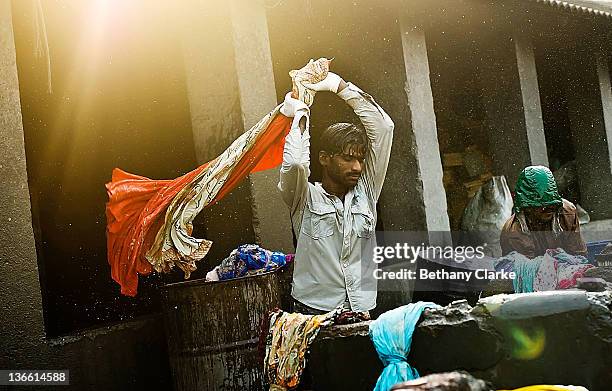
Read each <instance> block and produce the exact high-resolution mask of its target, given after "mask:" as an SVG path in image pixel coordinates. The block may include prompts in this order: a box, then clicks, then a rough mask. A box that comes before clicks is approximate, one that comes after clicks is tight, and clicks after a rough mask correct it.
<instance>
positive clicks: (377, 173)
mask: <svg viewBox="0 0 612 391" xmlns="http://www.w3.org/2000/svg"><path fill="white" fill-rule="evenodd" d="M338 96H339V97H340V98H342V99H344V101H345V102H346V103H347V104H348V105H349V106H351V108H352V109H353V111H354V112H355V114H357V116H358V117H359V120H360V121H361V123H362V124H363V127H364V128H365V131H366V134H367V136H368V139H369V140H370V149H369V151H368V156H367V158H366V160H365V162H364V169H363V173H362V178H363V180H364V184H365V185H366V191H368V192H369V193H370V195H371V196H372V198H373V199H374V200H378V197H379V196H380V192H381V190H382V186H383V183H384V181H385V176H386V174H387V167H388V166H389V158H390V156H391V145H392V143H393V128H394V124H393V121H392V120H391V117H389V115H388V114H387V113H386V112H385V111H384V110H383V109H382V107H380V106H379V105H378V103H376V101H374V98H372V96H370V95H369V94H367V93H365V92H363V91H362V90H361V89H360V88H359V87H357V86H355V85H354V84H352V83H348V87H346V88H345V89H343V90H342V91H340V92H339V93H338Z"/></svg>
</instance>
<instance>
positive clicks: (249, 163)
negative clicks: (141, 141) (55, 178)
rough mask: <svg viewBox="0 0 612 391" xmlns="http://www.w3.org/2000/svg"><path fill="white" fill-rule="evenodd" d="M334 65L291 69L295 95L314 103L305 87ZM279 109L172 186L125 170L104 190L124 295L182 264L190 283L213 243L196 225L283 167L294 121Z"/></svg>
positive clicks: (323, 62)
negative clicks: (210, 209)
mask: <svg viewBox="0 0 612 391" xmlns="http://www.w3.org/2000/svg"><path fill="white" fill-rule="evenodd" d="M328 70H329V60H327V59H324V58H323V59H319V60H317V61H312V60H311V61H310V62H309V63H308V65H306V66H305V67H304V68H302V69H300V70H298V71H292V72H291V75H292V78H293V82H294V91H295V94H297V95H296V96H297V97H298V98H299V99H300V100H302V101H303V102H305V103H306V104H308V105H310V104H311V103H312V102H313V99H314V91H311V90H308V89H307V88H305V87H304V86H303V83H305V82H306V83H317V82H319V81H321V80H323V79H324V78H325V76H327V72H328ZM282 107H283V105H282V104H281V105H279V106H277V107H276V108H275V109H274V110H272V111H271V112H270V113H269V114H267V115H266V116H265V117H263V118H262V119H261V120H260V121H259V122H258V123H257V124H256V125H255V126H253V127H252V128H251V129H249V130H248V131H246V132H245V133H243V134H242V135H241V136H240V137H239V138H238V139H236V140H235V141H234V142H233V143H232V144H231V145H230V146H229V148H227V149H226V150H225V151H224V152H223V153H222V154H221V155H219V156H218V157H217V158H216V159H214V160H212V161H210V162H208V163H205V164H203V165H202V166H200V167H198V168H196V169H195V170H193V171H191V172H189V173H187V174H185V175H183V176H181V177H179V178H177V179H174V180H151V179H149V178H145V177H142V176H138V175H134V174H130V173H127V172H125V171H122V170H120V169H115V170H113V176H112V180H111V182H110V183H107V184H106V189H107V193H108V198H109V201H108V202H107V204H106V220H107V225H106V236H107V253H108V262H109V264H110V266H111V275H112V278H113V280H115V281H116V282H117V283H118V284H119V285H120V286H121V293H122V294H124V295H128V296H135V295H136V292H137V287H138V274H144V275H146V274H149V273H150V272H151V271H152V269H155V270H156V271H157V272H168V271H170V270H171V269H172V268H173V267H174V266H178V267H179V268H180V269H181V270H183V272H184V273H185V278H189V276H190V274H191V272H193V271H194V270H196V265H195V262H196V261H198V260H200V259H202V258H203V257H204V256H205V255H206V254H207V253H208V250H209V249H210V246H211V244H212V243H211V242H210V241H209V240H206V239H197V238H194V237H192V236H191V233H192V231H193V225H192V222H193V219H194V218H195V217H196V216H197V214H198V213H199V212H200V211H201V210H202V209H203V208H205V207H207V206H209V205H212V204H214V203H215V202H217V201H219V200H220V199H221V198H223V197H224V196H225V195H226V194H228V193H229V192H230V191H231V190H232V189H233V188H234V187H236V185H237V184H238V183H239V182H240V181H241V180H242V179H244V178H245V177H246V176H247V175H248V174H250V173H253V172H257V171H263V170H267V169H270V168H273V167H277V166H279V165H280V164H281V163H282V156H283V148H284V143H285V136H286V135H287V133H288V132H289V129H290V126H291V119H290V118H288V117H286V116H284V115H282V114H281V108H282Z"/></svg>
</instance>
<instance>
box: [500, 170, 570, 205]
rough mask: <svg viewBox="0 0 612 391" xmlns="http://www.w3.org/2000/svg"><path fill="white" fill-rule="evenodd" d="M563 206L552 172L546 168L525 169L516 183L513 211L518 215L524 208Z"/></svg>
mask: <svg viewBox="0 0 612 391" xmlns="http://www.w3.org/2000/svg"><path fill="white" fill-rule="evenodd" d="M562 204H563V201H562V200H561V196H560V195H559V191H558V190H557V182H555V177H554V176H553V174H552V172H551V171H550V170H549V169H548V168H547V167H544V166H529V167H525V169H524V170H523V172H521V175H519V177H518V180H517V181H516V187H515V188H514V208H513V209H512V211H513V212H514V213H518V212H520V211H521V210H522V209H524V208H529V207H543V206H551V205H555V206H561V205H562Z"/></svg>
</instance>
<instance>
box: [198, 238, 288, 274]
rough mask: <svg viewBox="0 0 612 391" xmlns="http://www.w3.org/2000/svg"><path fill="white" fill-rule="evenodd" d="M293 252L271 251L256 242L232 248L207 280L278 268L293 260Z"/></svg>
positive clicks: (264, 271)
mask: <svg viewBox="0 0 612 391" xmlns="http://www.w3.org/2000/svg"><path fill="white" fill-rule="evenodd" d="M293 256H294V255H293V254H284V253H282V252H278V251H270V250H266V249H265V248H262V247H259V246H258V245H256V244H243V245H241V246H239V247H238V248H237V249H235V250H232V252H231V253H230V255H229V256H228V257H227V258H225V259H224V260H223V261H221V264H220V265H219V266H217V267H215V268H214V269H213V270H211V271H210V272H208V273H207V274H206V281H223V280H231V279H233V278H239V277H244V276H252V275H257V274H263V273H267V272H271V271H274V270H277V269H279V268H281V267H283V266H285V265H286V264H288V263H290V262H292V261H293Z"/></svg>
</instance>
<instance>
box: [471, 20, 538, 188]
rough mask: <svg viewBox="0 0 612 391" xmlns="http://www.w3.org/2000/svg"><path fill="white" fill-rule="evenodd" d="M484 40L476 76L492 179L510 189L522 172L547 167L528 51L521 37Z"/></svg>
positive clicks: (524, 37) (526, 38) (525, 37)
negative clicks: (498, 179)
mask: <svg viewBox="0 0 612 391" xmlns="http://www.w3.org/2000/svg"><path fill="white" fill-rule="evenodd" d="M490 38H492V39H491V41H492V42H494V43H495V44H494V46H492V47H488V48H486V49H485V50H484V52H485V53H486V54H485V56H484V60H483V69H482V72H481V83H482V88H483V102H484V104H485V110H486V122H487V123H486V126H487V128H488V129H489V149H490V151H491V154H492V155H493V171H494V172H493V173H494V175H505V176H506V179H507V180H508V185H509V186H510V187H511V188H514V185H515V183H516V179H517V178H518V175H519V174H520V172H521V171H522V169H523V168H525V167H526V166H529V165H536V164H537V165H544V166H548V155H547V151H546V140H545V137H544V124H543V121H542V108H541V105H540V91H539V88H538V78H537V71H536V64H535V58H534V52H533V45H532V42H531V39H530V37H529V36H528V35H527V34H526V33H524V32H521V31H515V32H514V33H513V34H512V35H511V36H509V35H505V34H504V32H501V33H499V35H497V36H492V37H490Z"/></svg>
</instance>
